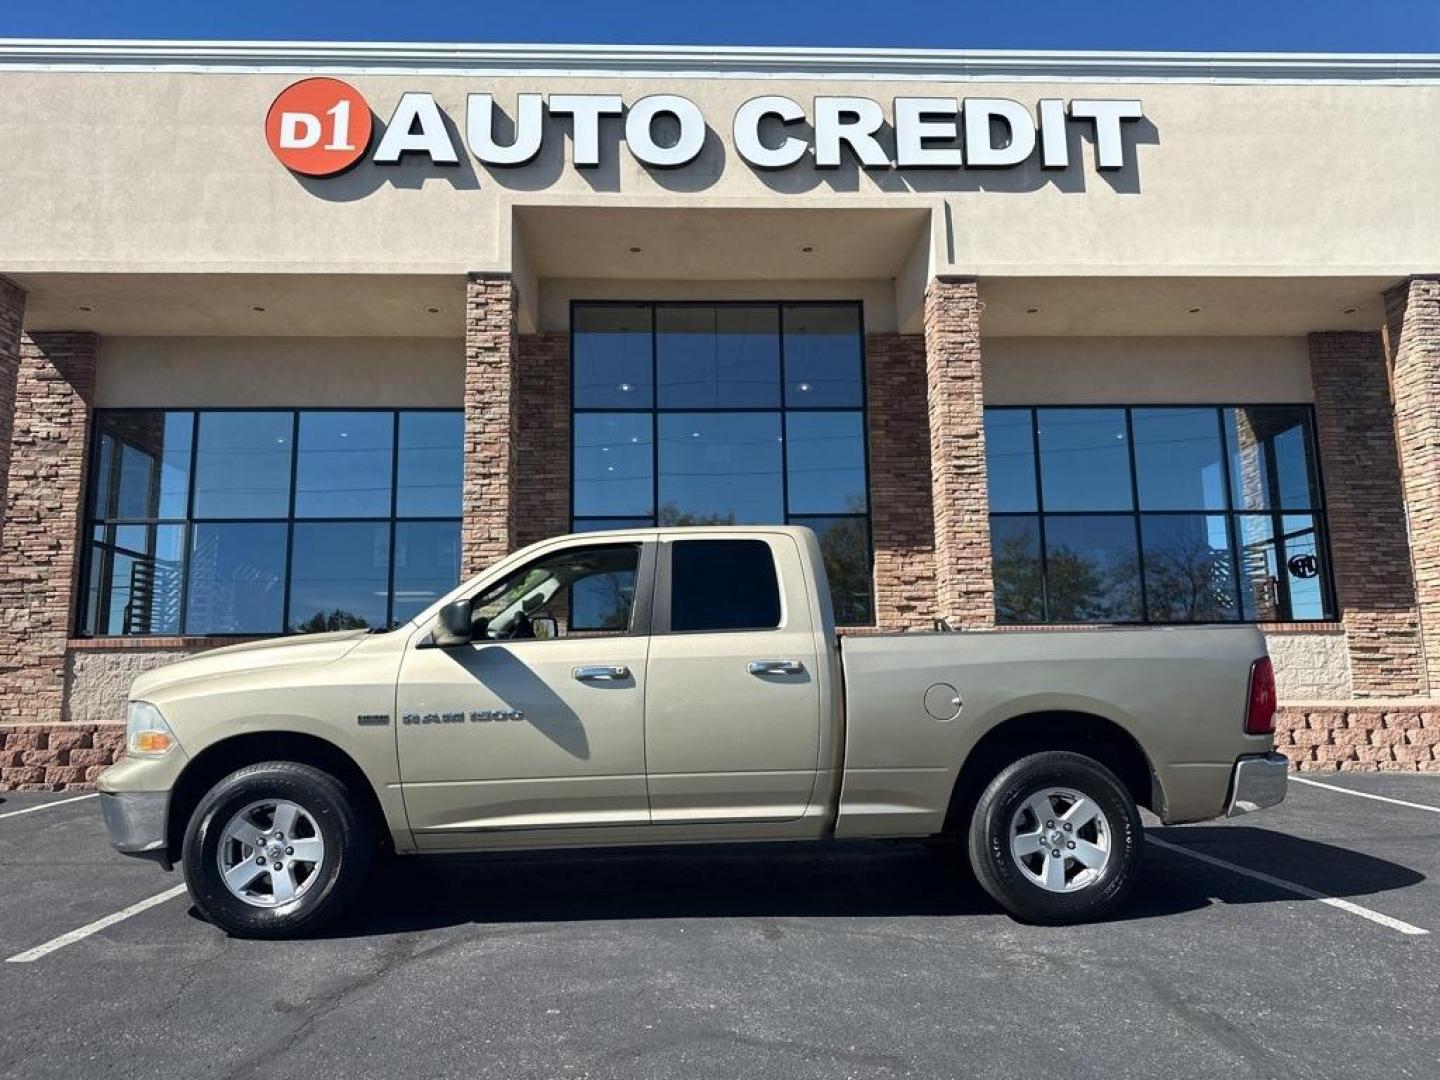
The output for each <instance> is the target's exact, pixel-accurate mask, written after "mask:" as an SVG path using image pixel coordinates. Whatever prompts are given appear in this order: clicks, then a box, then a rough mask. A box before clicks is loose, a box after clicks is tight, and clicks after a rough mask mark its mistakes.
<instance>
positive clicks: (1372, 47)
mask: <svg viewBox="0 0 1440 1080" xmlns="http://www.w3.org/2000/svg"><path fill="white" fill-rule="evenodd" d="M0 36H4V37H107V38H117V37H130V38H228V39H235V38H265V39H273V38H280V39H290V40H355V41H361V40H369V41H490V42H587V41H588V42H598V43H617V42H627V43H634V44H710V45H719V44H728V45H869V46H885V45H889V46H906V47H916V48H921V47H938V48H958V49H985V48H992V49H993V48H1032V49H1064V48H1071V49H1181V50H1191V51H1201V52H1208V51H1215V50H1229V51H1235V50H1239V51H1247V50H1256V51H1267V52H1268V51H1287V52H1308V51H1324V52H1437V51H1440V0H1018V2H1017V0H989V2H986V3H974V2H970V0H939V2H928V3H921V2H918V0H880V2H879V3H878V4H877V3H874V2H870V3H866V4H864V5H860V4H855V3H849V2H847V0H829V2H825V0H709V2H701V0H664V2H659V0H644V2H638V3H615V2H613V0H612V2H610V3H605V2H603V0H588V2H586V0H579V2H576V0H549V2H547V3H536V2H535V0H515V2H506V0H489V2H477V0H403V2H401V0H323V2H322V0H308V2H307V0H290V2H286V3H260V2H254V3H246V2H239V3H235V2H230V3H225V2H220V0H209V2H206V0H125V2H120V0H3V2H0Z"/></svg>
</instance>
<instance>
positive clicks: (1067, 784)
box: [968, 750, 1145, 925]
mask: <svg viewBox="0 0 1440 1080" xmlns="http://www.w3.org/2000/svg"><path fill="white" fill-rule="evenodd" d="M1074 798H1079V799H1083V800H1087V801H1088V803H1087V802H1080V801H1072V799H1074ZM1045 808H1048V811H1049V812H1048V813H1047V812H1045ZM1092 811H1095V812H1096V813H1095V814H1093V816H1092ZM1040 816H1043V817H1044V820H1038V818H1039V817H1040ZM1072 818H1073V819H1074V820H1073V821H1072V820H1070V819H1072ZM1051 823H1053V824H1051ZM1067 826H1070V827H1068V828H1067ZM968 839H969V852H970V864H971V866H972V868H973V869H974V872H975V877H976V879H977V880H978V881H979V882H980V887H981V888H983V889H984V890H985V891H986V892H987V893H989V894H990V896H991V898H993V899H994V900H995V902H996V903H998V904H999V905H1000V906H1001V907H1002V908H1004V909H1005V910H1006V911H1007V912H1008V913H1009V914H1010V915H1012V916H1013V917H1015V918H1016V919H1019V920H1020V921H1021V922H1029V923H1042V924H1050V925H1059V924H1064V923H1078V922H1093V921H1095V920H1098V919H1103V918H1104V917H1105V916H1107V915H1109V914H1110V913H1111V912H1113V911H1114V910H1115V908H1116V907H1118V906H1119V905H1120V903H1121V902H1122V901H1123V900H1124V899H1125V897H1126V895H1127V894H1128V893H1129V892H1130V889H1131V887H1132V886H1133V885H1134V884H1135V879H1136V877H1137V876H1138V874H1139V870H1140V858H1141V854H1142V851H1143V848H1144V842H1145V841H1144V829H1143V827H1142V826H1141V823H1140V813H1139V811H1138V810H1137V809H1136V807H1135V800H1134V799H1133V798H1132V797H1131V795H1130V792H1129V791H1128V790H1127V789H1126V787H1125V785H1124V784H1122V783H1121V782H1120V780H1119V779H1118V778H1117V777H1116V776H1115V774H1114V773H1112V772H1111V771H1110V770H1109V769H1107V768H1106V767H1105V766H1104V765H1102V764H1100V763H1099V762H1098V761H1096V760H1095V759H1093V758H1089V757H1086V756H1084V755H1083V754H1074V753H1070V752H1068V751H1060V750H1050V751H1045V752H1044V753H1039V754H1031V755H1030V756H1028V757H1024V758H1021V759H1020V760H1019V761H1016V762H1013V763H1012V764H1010V765H1007V766H1006V767H1005V768H1004V769H1002V770H1001V771H1000V774H999V775H998V776H996V777H995V779H994V780H992V781H990V784H989V785H988V786H987V787H986V788H985V790H984V792H983V793H982V794H981V795H980V800H979V802H978V803H976V805H975V812H974V815H973V816H972V817H971V819H970V831H969V838H968ZM1040 844H1043V847H1042V846H1039V845H1040ZM1082 845H1084V846H1082ZM1057 851H1058V852H1060V853H1061V854H1060V857H1059V858H1056V857H1055V856H1054V855H1053V854H1051V853H1052V852H1057Z"/></svg>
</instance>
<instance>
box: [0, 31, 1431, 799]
mask: <svg viewBox="0 0 1440 1080" xmlns="http://www.w3.org/2000/svg"><path fill="white" fill-rule="evenodd" d="M0 101H3V106H0V484H3V495H4V500H5V503H4V505H5V516H4V521H3V525H0V637H3V650H0V786H3V787H7V788H11V787H21V788H25V787H33V786H43V787H47V788H59V787H66V786H76V785H80V784H84V783H86V782H88V781H90V780H92V779H93V778H94V775H95V774H96V772H97V771H98V770H99V768H100V767H101V766H103V765H104V764H106V763H108V762H109V761H110V760H112V756H113V754H114V753H115V752H116V749H117V747H118V745H119V742H120V736H119V731H120V728H119V720H120V718H121V715H122V711H123V701H124V698H125V693H126V688H127V686H128V684H129V682H130V681H131V680H132V679H133V678H134V677H135V676H136V675H138V674H140V673H142V672H144V671H146V670H149V669H151V668H153V667H156V666H159V665H162V664H166V663H170V662H173V661H175V660H178V659H181V658H184V657H185V656H187V655H191V654H194V653H196V652H199V651H201V650H205V649H210V648H214V647H217V646H220V645H225V644H230V643H233V642H235V641H237V640H244V639H248V638H254V637H261V636H269V635H275V634H285V633H304V632H311V631H317V630H325V629H341V628H349V627H358V626H368V627H375V628H383V627H386V626H391V625H397V624H401V623H404V622H406V621H408V620H410V619H411V618H413V617H414V616H415V615H417V614H418V613H419V612H421V611H423V610H424V609H425V608H427V607H429V606H430V605H431V604H432V603H433V602H434V601H435V600H436V599H437V598H438V597H440V596H441V595H443V594H444V593H445V592H446V591H448V590H449V589H450V588H451V587H452V586H453V585H454V584H455V583H456V582H457V581H458V580H460V579H461V577H462V576H464V575H468V574H471V573H473V572H476V571H478V570H480V569H482V568H483V567H484V566H485V565H486V564H487V563H488V562H489V561H491V560H493V559H495V558H496V557H498V556H500V555H502V554H504V553H505V552H507V551H510V550H512V549H514V548H516V547H517V546H521V545H525V544H528V543H531V542H534V541H536V540H539V539H542V538H544V537H547V536H552V535H555V534H560V533H565V532H569V531H583V530H591V529H602V528H606V527H612V526H627V527H628V526H632V525H650V524H659V525H667V524H668V525H674V524H707V523H736V524H748V523H773V522H790V523H797V524H804V525H809V526H811V527H813V528H814V529H815V530H816V531H817V533H818V534H819V536H820V537H821V542H822V545H823V547H824V550H825V554H826V561H827V567H828V570H829V574H830V578H831V583H832V589H833V592H834V594H835V603H836V610H837V617H838V621H839V622H840V623H841V624H842V628H843V632H845V633H874V632H878V631H901V630H903V631H922V630H928V629H931V628H933V627H934V626H936V625H937V623H940V622H941V621H943V623H945V624H948V626H949V627H950V628H952V629H955V630H963V631H985V632H996V633H1020V634H1023V633H1026V632H1030V631H1033V630H1034V629H1035V628H1037V627H1063V628H1066V629H1070V630H1074V631H1075V632H1077V633H1083V632H1103V631H1101V630H1100V628H1103V627H1105V626H1112V625H1116V624H1121V625H1124V624H1146V625H1152V624H1153V625H1157V626H1171V625H1175V624H1183V623H1226V622H1244V623H1254V624H1257V625H1258V626H1259V627H1260V629H1261V630H1262V631H1263V632H1264V634H1265V637H1266V639H1267V641H1268V643H1269V648H1270V651H1271V654H1272V656H1273V657H1274V659H1275V665H1276V674H1277V680H1278V686H1279V691H1280V696H1281V700H1282V705H1283V708H1282V710H1281V733H1280V736H1279V741H1280V743H1281V744H1282V745H1281V749H1282V750H1284V751H1285V752H1286V753H1287V754H1289V755H1291V756H1292V758H1294V759H1295V761H1296V762H1297V763H1298V764H1299V765H1300V766H1301V767H1308V768H1333V767H1336V766H1337V765H1338V766H1340V767H1343V768H1395V769H1422V770H1423V769H1429V770H1440V704H1437V699H1440V520H1437V519H1440V199H1437V198H1436V191H1435V177H1436V176H1440V142H1437V140H1435V139H1434V138H1433V137H1431V134H1430V132H1431V130H1432V129H1433V127H1434V121H1435V120H1436V119H1437V118H1440V59H1436V58H1426V57H1412V56H1291V55H1253V54H1246V55H1199V54H1154V53H1144V54H1140V53H1126V54H1121V53H1023V52H986V53H958V52H938V51H911V50H847V51H837V50H813V49H720V48H638V47H591V46H493V47H490V46H456V45H353V44H337V45H328V44H325V45H320V44H293V43H290V44H280V43H276V44H266V43H199V42H187V43H156V42H58V41H29V40H26V41H20V40H11V41H0ZM1241 707H1242V703H1241V702H1238V701H1237V702H1236V722H1237V723H1238V718H1239V716H1240V712H1241ZM1217 722H1223V718H1217Z"/></svg>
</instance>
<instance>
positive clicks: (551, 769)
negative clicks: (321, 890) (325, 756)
mask: <svg viewBox="0 0 1440 1080" xmlns="http://www.w3.org/2000/svg"><path fill="white" fill-rule="evenodd" d="M654 561H655V560H654V545H653V544H646V543H637V542H626V543H617V542H614V541H612V542H610V543H599V542H591V543H571V544H568V545H565V546H560V547H556V548H554V549H551V550H549V551H546V552H544V553H542V554H541V555H538V556H537V557H536V558H535V559H533V560H531V561H529V562H528V563H526V564H525V565H524V566H522V567H521V568H519V569H518V570H516V571H514V572H513V573H510V574H507V575H505V577H504V578H503V579H502V580H500V581H498V582H494V583H492V584H489V585H486V586H483V587H482V588H481V591H480V592H479V594H478V595H476V596H475V597H473V598H472V604H473V613H474V623H473V640H472V641H470V642H468V643H466V644H463V645H456V646H453V647H449V648H441V647H435V646H431V645H427V644H426V639H427V637H428V634H427V633H426V632H425V631H421V632H420V633H418V634H417V635H416V639H415V641H414V642H412V644H411V647H410V648H409V650H408V651H407V652H406V654H405V659H404V660H403V662H402V664H401V669H400V676H399V685H398V688H397V692H396V704H397V712H398V714H399V720H400V723H399V728H398V731H397V745H398V747H399V755H400V777H401V784H402V790H403V792H404V797H405V808H406V812H407V814H408V815H409V819H410V827H411V828H412V829H413V830H414V831H415V832H416V833H417V836H418V837H419V838H420V840H421V843H422V846H444V844H445V841H444V840H443V839H442V837H443V836H444V835H445V834H465V833H473V832H475V831H478V830H493V829H516V828H557V827H567V826H578V825H587V826H593V825H633V824H642V825H643V824H646V823H648V822H649V820H650V808H649V803H648V801H647V797H646V786H645V734H644V725H645V680H646V651H647V645H648V641H649V638H648V633H649V621H650V597H651V593H652V591H653V576H654V570H653V567H654ZM427 839H428V840H429V841H430V843H428V844H427V843H426V841H427Z"/></svg>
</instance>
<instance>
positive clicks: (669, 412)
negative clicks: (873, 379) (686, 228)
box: [571, 302, 874, 625]
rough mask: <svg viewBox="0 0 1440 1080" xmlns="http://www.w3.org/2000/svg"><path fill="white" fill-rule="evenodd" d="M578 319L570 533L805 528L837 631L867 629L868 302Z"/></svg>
mask: <svg viewBox="0 0 1440 1080" xmlns="http://www.w3.org/2000/svg"><path fill="white" fill-rule="evenodd" d="M572 320H573V321H572V349H571V356H572V362H573V364H574V379H573V385H574V387H575V392H574V418H573V434H574V443H573V447H574V450H573V454H574V457H573V470H572V477H573V480H572V484H573V487H572V492H571V496H572V502H571V506H572V513H573V519H572V527H573V528H574V529H575V531H577V532H585V531H591V530H599V529H612V528H629V527H635V526H642V525H656V524H659V525H705V524H737V525H739V524H767V523H771V522H791V523H794V524H801V525H808V526H810V527H811V528H813V529H815V531H816V532H817V533H818V534H819V536H820V541H821V547H822V550H823V552H824V556H825V561H826V566H827V569H828V571H829V575H830V585H831V591H832V593H833V594H834V598H835V604H836V614H837V618H838V620H839V622H840V623H841V624H842V625H865V624H868V623H872V622H873V621H874V602H873V598H872V587H871V544H870V521H869V498H868V477H867V459H866V447H865V431H866V423H865V381H864V337H863V332H862V327H861V318H860V306H859V305H858V304H850V303H843V304H842V303H785V304H780V303H752V302H737V303H726V304H694V303H671V304H665V303H661V304H632V303H581V304H576V305H574V307H573V308H572ZM652 387H653V388H654V392H653V394H652ZM652 399H653V405H652Z"/></svg>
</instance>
